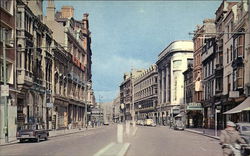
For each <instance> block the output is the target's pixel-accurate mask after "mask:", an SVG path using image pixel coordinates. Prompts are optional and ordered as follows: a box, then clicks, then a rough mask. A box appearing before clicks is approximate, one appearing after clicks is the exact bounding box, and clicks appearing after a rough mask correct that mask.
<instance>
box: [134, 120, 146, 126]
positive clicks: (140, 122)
mask: <svg viewBox="0 0 250 156" xmlns="http://www.w3.org/2000/svg"><path fill="white" fill-rule="evenodd" d="M136 124H137V125H141V126H144V121H143V120H137V121H136Z"/></svg>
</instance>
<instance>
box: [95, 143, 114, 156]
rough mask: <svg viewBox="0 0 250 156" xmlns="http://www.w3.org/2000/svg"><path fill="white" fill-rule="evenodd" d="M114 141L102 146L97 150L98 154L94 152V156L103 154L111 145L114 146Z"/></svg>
mask: <svg viewBox="0 0 250 156" xmlns="http://www.w3.org/2000/svg"><path fill="white" fill-rule="evenodd" d="M114 144H115V143H114V142H111V143H110V144H108V145H107V146H105V147H104V148H102V149H101V150H100V151H99V152H97V153H96V154H94V156H101V155H102V154H103V153H104V152H106V151H107V150H108V149H109V148H110V147H112V146H114Z"/></svg>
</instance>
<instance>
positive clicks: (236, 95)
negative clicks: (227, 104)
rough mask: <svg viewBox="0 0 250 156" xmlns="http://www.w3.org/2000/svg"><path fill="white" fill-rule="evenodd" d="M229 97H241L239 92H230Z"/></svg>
mask: <svg viewBox="0 0 250 156" xmlns="http://www.w3.org/2000/svg"><path fill="white" fill-rule="evenodd" d="M229 97H230V98H237V97H239V91H230V92H229Z"/></svg>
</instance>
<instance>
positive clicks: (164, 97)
mask: <svg viewBox="0 0 250 156" xmlns="http://www.w3.org/2000/svg"><path fill="white" fill-rule="evenodd" d="M191 62H193V42H192V41H174V42H172V43H170V44H169V45H168V47H167V48H165V49H164V50H163V51H162V52H161V53H160V54H159V55H158V61H157V62H156V64H157V68H158V104H157V111H158V113H157V117H158V120H159V121H158V122H159V123H163V124H168V123H169V121H170V120H171V119H173V117H174V116H175V115H177V114H179V113H180V105H182V104H183V99H184V76H183V74H182V73H183V72H184V71H185V70H187V67H188V64H190V63H191Z"/></svg>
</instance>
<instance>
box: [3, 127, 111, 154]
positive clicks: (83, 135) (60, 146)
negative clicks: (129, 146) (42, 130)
mask: <svg viewBox="0 0 250 156" xmlns="http://www.w3.org/2000/svg"><path fill="white" fill-rule="evenodd" d="M115 139H116V128H115V126H110V127H103V128H99V129H92V130H88V131H86V132H80V133H76V134H71V135H67V136H59V137H54V138H50V139H49V140H48V141H41V142H40V143H17V144H13V145H8V146H2V147H0V155H1V156H9V155H11V156H41V155H47V156H92V155H93V154H94V153H96V152H97V151H99V150H100V149H101V148H103V147H104V146H106V145H107V144H109V143H111V142H114V141H115Z"/></svg>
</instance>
